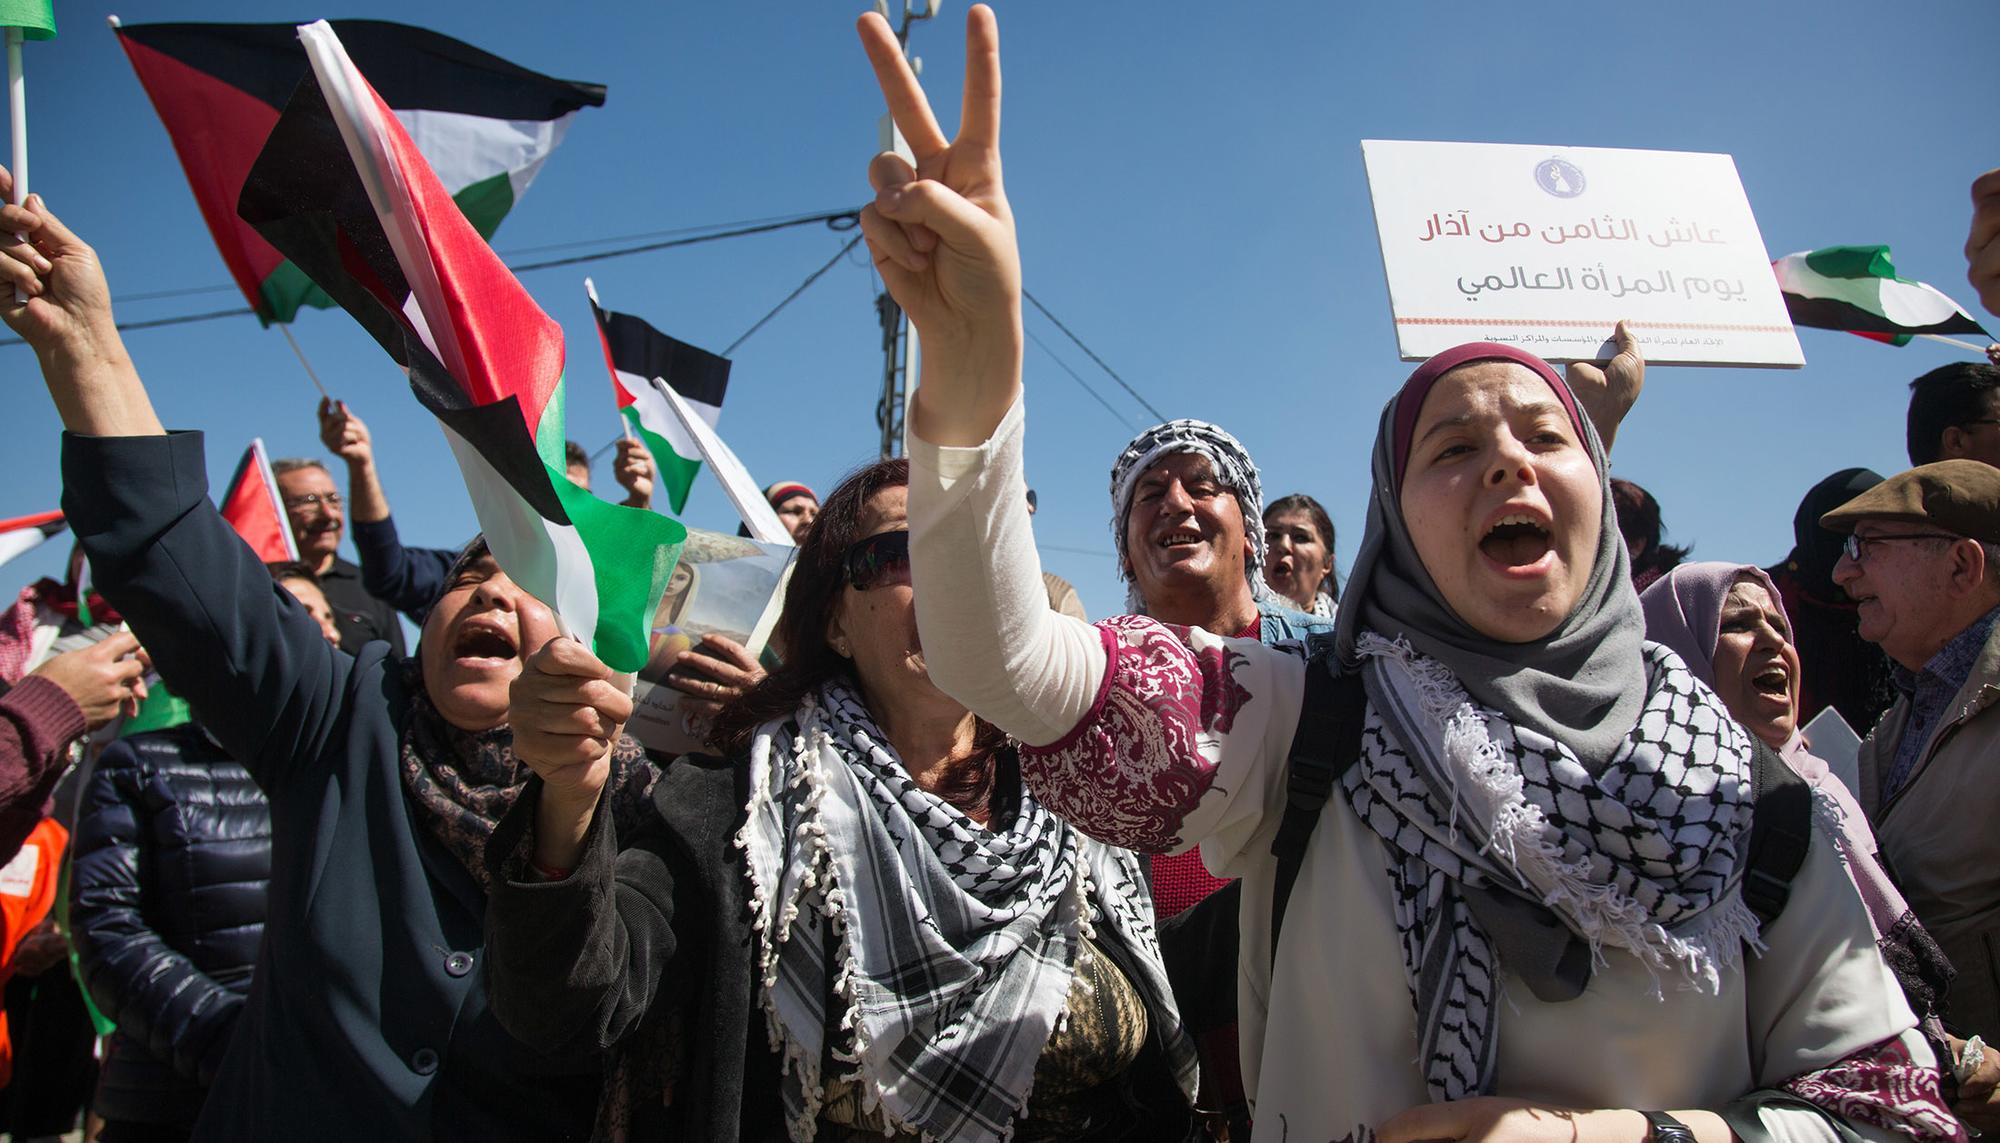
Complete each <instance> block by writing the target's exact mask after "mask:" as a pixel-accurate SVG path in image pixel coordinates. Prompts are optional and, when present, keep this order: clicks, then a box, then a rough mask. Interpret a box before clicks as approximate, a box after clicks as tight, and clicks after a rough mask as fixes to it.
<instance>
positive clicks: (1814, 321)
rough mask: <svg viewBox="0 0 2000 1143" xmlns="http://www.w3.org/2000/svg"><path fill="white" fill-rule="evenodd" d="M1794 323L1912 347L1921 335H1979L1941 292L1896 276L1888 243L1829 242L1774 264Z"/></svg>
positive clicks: (1976, 326) (1967, 317)
mask: <svg viewBox="0 0 2000 1143" xmlns="http://www.w3.org/2000/svg"><path fill="white" fill-rule="evenodd" d="M1771 269H1772V270H1774V271H1776V272H1777V275H1778V288H1779V289H1780V290H1782V291H1784V295H1785V308H1786V309H1788V310H1790V311H1791V312H1792V324H1793V325H1803V326H1810V327H1812V328H1813V329H1838V330H1845V331H1846V332H1848V333H1852V334H1857V335H1859V336H1861V337H1865V338H1868V339H1869V340H1871V341H1886V342H1888V343H1889V344H1891V345H1908V344H1909V343H1910V339H1911V338H1912V337H1915V336H1917V335H1918V334H1926V333H1927V334H1953V333H1976V334H1980V335H1982V336H1984V337H1987V338H1989V339H1990V338H1991V337H1992V335H1991V334H1989V333H1987V332H1986V331H1985V330H1984V329H1982V328H1981V327H1980V325H1979V323H1978V322H1976V321H1974V320H1972V315H1971V314H1968V313H1966V312H1965V310H1964V309H1963V308H1962V307H1960V306H1959V304H1958V303H1957V302H1954V301H1952V300H1951V299H1950V298H1948V297H1946V296H1944V294H1942V293H1940V292H1939V291H1937V290H1935V289H1932V288H1931V287H1929V286H1926V285H1924V284H1923V283H1922V282H1912V281H1908V280H1907V279H1903V278H1898V277H1897V276H1896V266H1895V264H1894V263H1893V262H1891V261H1890V259H1889V248H1888V247H1887V246H1828V247H1826V248H1825V249H1822V250H1807V251H1805V252H1803V253H1799V254H1787V255H1785V256H1784V257H1783V258H1780V259H1778V260H1777V261H1775V262H1773V263H1771Z"/></svg>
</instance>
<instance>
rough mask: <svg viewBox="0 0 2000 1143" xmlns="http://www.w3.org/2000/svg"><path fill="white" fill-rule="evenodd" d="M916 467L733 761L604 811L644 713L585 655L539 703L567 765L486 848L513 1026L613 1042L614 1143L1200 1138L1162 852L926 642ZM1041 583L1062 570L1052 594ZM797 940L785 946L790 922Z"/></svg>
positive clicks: (534, 712)
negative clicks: (1155, 911) (1012, 738)
mask: <svg viewBox="0 0 2000 1143" xmlns="http://www.w3.org/2000/svg"><path fill="white" fill-rule="evenodd" d="M908 473H909V468H908V465H907V463H906V462H904V461H901V460H891V461H882V462H879V463H877V464H873V465H870V466H868V467H866V468H863V469H861V470H860V471H859V472H857V473H855V474H854V475H853V476H851V477H849V478H848V479H847V480H845V481H843V482H842V483H841V485H840V487H839V488H837V489H835V490H834V492H833V494H832V495H831V496H829V497H828V498H827V500H826V503H825V506H824V508H823V510H822V511H821V512H820V515H819V518H818V519H817V520H816V521H815V522H814V523H813V526H812V528H811V529H809V530H808V531H807V532H806V534H805V536H804V537H803V543H802V544H801V546H800V550H799V558H798V562H797V564H796V565H795V567H794V570H793V573H792V578H791V583H790V585H789V586H788V588H787V589H786V595H785V608H784V612H783V614H782V615H781V616H780V617H779V620H778V633H779V635H780V636H781V637H782V638H783V640H784V643H785V647H786V660H785V663H784V664H783V665H782V666H781V667H780V668H779V669H778V670H776V671H774V672H772V673H771V675H770V676H769V677H768V678H766V679H765V680H764V681H763V682H762V683H761V684H759V685H758V686H756V687H755V688H753V689H752V690H751V691H750V692H749V693H748V694H746V695H745V696H744V697H743V698H742V699H740V700H738V701H737V702H736V703H734V704H733V705H731V706H729V707H726V708H725V709H724V710H723V712H722V714H721V716H720V717H719V719H718V720H717V724H716V726H715V728H714V734H713V740H714V741H717V742H719V743H721V744H722V745H723V747H724V749H726V750H727V751H728V753H729V754H730V760H729V761H723V760H720V759H715V758H706V757H701V756H693V757H687V758H682V759H679V760H677V761H675V762H674V763H673V764H671V765H670V766H668V767H667V768H666V771H665V774H664V775H663V777H662V778H661V780H660V783H659V785H658V786H657V787H656V788H655V790H654V795H653V807H652V808H653V814H652V815H649V818H648V820H644V821H642V822H641V823H639V825H638V826H637V827H636V828H634V827H633V826H632V825H631V824H628V823H626V822H623V821H619V820H617V816H616V815H615V814H607V813H605V812H604V811H603V809H601V808H600V800H601V798H602V796H603V795H602V794H601V793H600V791H602V790H603V789H605V787H604V786H603V785H602V783H603V782H604V780H605V775H606V769H605V768H604V766H603V760H604V758H605V757H606V753H605V752H606V750H607V749H608V748H609V746H610V744H611V743H613V742H615V741H617V740H618V724H619V723H621V722H622V721H623V719H624V718H625V717H628V716H629V714H630V711H631V702H630V700H629V699H627V698H626V697H625V696H624V694H623V692H622V691H621V690H619V689H618V688H616V687H615V686H613V684H612V683H611V682H610V680H609V678H608V675H609V672H608V671H607V670H606V669H605V668H604V666H603V664H601V663H599V662H597V661H596V660H595V659H593V658H592V657H591V656H590V654H589V653H588V652H587V651H585V650H584V649H583V646H582V644H580V643H577V642H575V641H573V640H557V641H555V642H553V643H551V644H550V645H549V646H548V647H547V648H545V649H544V650H542V651H541V652H539V653H538V654H536V655H535V656H533V657H532V658H531V660H530V664H529V666H528V667H527V669H525V670H524V671H523V672H522V674H521V677H520V679H519V680H518V681H517V682H516V683H515V686H514V708H513V714H512V716H511V717H512V721H513V723H514V725H515V727H516V735H517V742H518V747H519V750H520V752H521V756H522V758H523V759H524V760H525V761H526V762H527V764H528V765H530V766H532V767H534V768H535V770H536V771H537V773H538V774H539V775H540V778H539V779H538V780H537V781H535V782H533V783H531V784H530V786H529V790H528V792H527V793H525V794H524V795H523V796H522V798H521V800H520V801H519V802H518V803H517V804H516V806H515V808H514V810H513V811H512V812H511V813H510V814H509V815H508V817H507V819H506V820H504V821H503V822H502V823H501V826H500V828H499V829H498V830H497V831H496V832H495V834H494V837H493V840H492V842H491V843H490V844H489V846H488V850H487V855H488V861H489V863H490V867H491V869H492V870H493V877H492V880H493V898H492V903H491V904H490V905H489V907H488V909H487V947H488V949H489V950H490V954H491V958H492V965H491V971H490V974H489V981H490V985H491V989H492V999H493V1007H494V1011H495V1012H496V1013H497V1014H498V1016H499V1017H500V1020H501V1022H502V1023H503V1024H504V1025H505V1026H506V1027H507V1028H508V1029H509V1030H511V1031H513V1032H514V1033H515V1034H516V1035H518V1036H520V1037H521V1038H522V1040H524V1041H526V1042H527V1043H530V1044H535V1045H539V1046H542V1047H544V1048H547V1049H550V1050H556V1051H578V1050H581V1051H591V1050H597V1049H611V1050H613V1051H614V1056H613V1060H612V1064H611V1074H610V1077H609V1078H610V1083H609V1084H608V1085H607V1089H606V1098H605V1100H604V1104H603V1107H602V1109H601V1111H600V1119H599V1136H600V1138H604V1139H611V1140H626V1139H630V1140H674V1139H702V1140H711V1141H715V1143H727V1141H729V1140H735V1139H745V1140H760V1141H761V1140H773V1139H784V1138H786V1137H787V1136H788V1135H789V1137H790V1138H791V1139H794V1140H798V1139H816V1140H820V1141H823V1143H860V1141H862V1140H868V1139H875V1140H881V1139H888V1138H893V1139H897V1140H914V1139H916V1138H918V1137H920V1136H921V1137H922V1138H927V1139H951V1140H955V1141H971V1143H982V1141H983V1143H996V1141H998V1140H1000V1139H1007V1138H1011V1139H1012V1140H1014V1143H1045V1141H1053V1140H1061V1141H1063V1143H1112V1141H1121V1143H1122V1141H1132V1143H1140V1141H1144V1143H1172V1141H1173V1140H1175V1139H1179V1138H1183V1137H1184V1136H1185V1135H1186V1133H1187V1132H1188V1131H1189V1130H1190V1128H1191V1126H1192V1124H1191V1117H1190V1110H1189V1096H1190V1095H1191V1094H1192V1091H1193V1080H1194V1052H1193V1046H1192V1043H1191V1042H1190V1040H1189V1039H1188V1037H1187V1034H1186V1032H1185V1030H1184V1029H1183V1027H1182V1025H1181V1020H1180V1016H1179V1013H1178V1011H1177V1010H1176V1007H1175V1004H1174V1002H1173V998H1172V995H1171V992H1170V989H1169V986H1168V984H1167V980H1166V975H1165V970H1164V968H1163V967H1162V965H1161V961H1160V953H1159V947H1158V943H1157V939H1156V937H1155V935H1154V932H1153V916H1152V909H1151V908H1150V907H1149V905H1148V897H1147V894H1146V887H1145V882H1144V880H1143V875H1142V874H1141V872H1140V870H1139V865H1138V862H1137V860H1136V858H1135V857H1134V856H1133V855H1132V854H1131V853H1130V852H1129V851H1127V850H1121V849H1113V848H1111V847H1109V846H1105V845H1101V844H1099V843H1096V842H1093V841H1090V840H1088V839H1086V838H1084V837H1083V836H1082V835H1080V834H1078V833H1077V832H1076V831H1075V830H1073V829H1071V828H1070V827H1069V826H1068V825H1066V824H1064V823H1063V822H1061V821H1059V820H1057V819H1056V818H1055V817H1054V816H1053V815H1052V814H1050V813H1049V811H1048V810H1047V809H1045V808H1044V807H1042V806H1041V805H1040V804H1038V803H1037V802H1036V801H1035V799H1034V798H1033V797H1032V795H1030V794H1028V793H1027V792H1026V791H1025V790H1023V789H1022V787H1021V782H1020V774H1019V766H1018V761H1017V758H1016V756H1015V752H1014V749H1013V747H1012V745H1011V744H1010V743H1009V742H1008V741H1007V739H1006V736H1005V735H1002V734H1000V733H999V732H998V731H996V730H994V729H993V727H991V726H989V725H987V724H985V723H982V722H980V721H979V720H977V719H976V718H974V717H973V716H972V715H971V714H970V713H968V712H967V711H966V709H965V708H964V707H963V706H962V705H960V704H959V703H958V702H956V701H955V700H953V699H951V698H950V697H948V696H946V695H945V694H944V693H943V692H942V691H940V690H938V689H937V687H936V686H935V685H934V684H933V683H932V682H931V681H930V678H929V675H928V674H927V673H926V671H925V668H924V661H923V654H922V652H921V649H919V648H918V647H917V646H916V643H915V640H916V605H915V596H914V593H913V590H912V588H911V585H910V579H909V558H908V546H907V541H908V538H909V532H908V530H907V528H906V525H905V520H904V510H903V504H904V496H905V493H906V491H907V485H908V482H909V475H908ZM1035 586H1036V590H1037V591H1039V588H1040V584H1039V581H1037V582H1036V585H1035ZM781 934H782V935H781Z"/></svg>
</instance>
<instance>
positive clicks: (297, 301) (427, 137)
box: [0, 0, 604, 325]
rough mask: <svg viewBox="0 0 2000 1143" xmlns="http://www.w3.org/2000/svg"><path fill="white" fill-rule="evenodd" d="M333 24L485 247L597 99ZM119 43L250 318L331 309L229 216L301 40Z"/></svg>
mask: <svg viewBox="0 0 2000 1143" xmlns="http://www.w3.org/2000/svg"><path fill="white" fill-rule="evenodd" d="M5 2H7V0H0V3H5ZM333 27H334V29H335V31H337V32H338V33H339V35H340V38H341V40H342V42H343V43H345V44H346V45H347V47H348V49H349V50H350V51H351V52H352V53H353V58H354V60H355V62H356V63H357V64H358V65H359V66H360V67H361V69H362V70H363V71H364V72H365V73H366V74H368V75H370V76H373V77H374V79H375V83H376V85H377V86H376V90H377V91H378V92H379V93H380V95H381V97H382V98H383V99H384V100H386V101H387V103H388V105H389V107H390V108H391V109H392V113H393V114H394V115H395V117H396V118H397V119H399V120H400V121H401V122H402V125H403V128H404V130H405V131H406V132H407V133H408V134H409V136H410V138H411V139H413V140H415V143H416V147H417V150H418V151H420V152H421V153H422V154H423V156H424V158H425V160H426V161H427V162H429V163H430V165H431V167H432V169H433V170H434V171H435V172H436V173H437V177H438V179H439V180H440V181H441V182H442V183H443V185H444V187H445V189H446V191H448V192H449V193H450V195H451V197H452V198H453V200H454V201H456V202H457V203H458V207H459V209H460V210H461V211H463V212H464V213H465V217H466V218H467V219H469V220H470V221H471V222H472V225H473V227H474V228H475V229H477V230H478V231H479V233H480V236H481V237H484V238H491V237H492V236H493V232H494V230H495V229H496V228H498V227H499V225H500V220H501V219H502V218H505V217H506V215H507V212H508V211H509V210H510V209H512V207H513V205H514V203H515V202H516V201H517V200H519V199H520V197H521V194H522V193H523V192H524V191H526V190H527V189H528V184H529V183H530V182H532V181H533V180H534V177H535V174H536V173H537V172H538V171H540V170H541V167H542V163H543V161H544V160H546V159H547V158H548V157H549V153H550V152H551V151H553V150H555V147H556V144H557V143H559V142H561V141H562V137H563V132H564V131H566V130H568V128H569V124H570V120H571V119H572V118H574V117H575V115H576V113H577V112H578V111H579V110H581V109H583V108H585V107H600V106H602V105H603V103H604V88H603V87H602V86H600V85H598V84H593V83H572V82H570V81H568V80H562V79H550V78H549V77H548V76H545V75H539V74H537V73H535V72H532V71H529V70H527V69H526V68H523V67H518V66H516V65H514V64H511V63H508V62H507V61H506V60H503V59H501V58H500V57H498V56H495V55H489V54H487V53H486V52H482V51H480V50H479V49H478V48H475V47H472V46H470V45H468V44H462V43H460V42H459V41H457V40H454V39H451V38H449V37H447V36H441V35H439V34H438V33H436V32H431V31H426V30H425V29H423V28H412V27H409V26H407V25H403V24H390V23H385V22H382V21H379V20H336V21H334V22H333ZM118 41H119V43H121V44H122V45H124V48H125V55H126V57H127V58H128V59H130V60H131V61H132V70H133V71H135V72H137V73H138V76H139V83H140V85H141V86H143V87H144V88H145V89H146V94H147V95H148V96H150V97H151V98H152V101H153V107H154V109H155V110H157V111H158V112H159V113H160V121H161V122H162V123H163V124H165V125H166V128H167V135H168V136H169V137H170V138H171V139H172V140H173V143H174V152H175V153H176V154H178V155H179V156H180V160H181V168H182V169H183V170H185V171H186V172H187V177H188V185H189V186H190V187H191V188H192V189H193V191H194V198H195V203H196V205H198V206H200V207H201V214H202V217H203V218H204V219H206V220H207V222H208V230H209V233H210V234H213V235H214V236H215V245H216V247H217V249H219V250H220V251H221V253H222V260H223V261H224V262H225V263H227V264H228V266H229V273H230V275H231V276H232V277H234V278H235V279H236V284H237V286H238V287H239V288H240V289H242V291H243V296H244V297H245V298H247V299H248V300H249V302H250V306H251V308H252V309H254V310H256V311H257V317H258V319H259V320H260V321H262V322H264V324H266V325H269V324H271V323H272V322H289V321H291V320H292V318H293V317H294V316H295V315H296V314H297V313H298V310H299V307H300V306H319V307H326V306H331V305H333V304H334V303H333V301H332V299H330V298H328V297H327V296H326V295H325V294H324V293H322V292H321V291H320V290H318V289H317V288H315V287H314V285H313V283H312V281H311V280H310V279H309V278H307V277H306V275H305V274H304V273H303V272H301V271H300V270H299V268H298V267H297V266H295V265H293V264H292V263H290V262H288V261H286V260H285V258H284V256H283V255H281V254H279V253H278V252H277V251H276V250H273V249H272V248H271V246H270V244H269V243H267V242H265V241H264V239H263V238H261V237H259V236H258V235H257V233H256V232H255V231H254V230H252V229H251V228H250V227H249V226H246V225H245V224H244V223H243V221H242V220H241V219H239V218H238V217H237V215H236V200H237V197H238V196H239V195H240V194H241V193H242V190H243V180H244V179H245V178H246V177H247V176H248V175H249V174H250V165H251V163H253V162H254V161H255V160H256V158H257V153H258V152H259V151H261V150H262V149H263V147H264V141H265V140H266V139H267V138H269V137H270V134H271V128H272V127H273V126H274V125H275V124H276V123H277V122H278V113H279V112H280V111H281V110H283V109H284V106H285V101H286V100H288V99H290V98H291V97H292V90H293V89H294V88H296V87H297V86H298V84H299V80H300V79H302V78H304V76H305V74H306V71H307V66H306V54H305V51H304V49H302V48H301V47H300V46H299V38H298V30H297V29H296V28H294V27H293V26H292V25H290V24H133V25H130V26H119V27H118Z"/></svg>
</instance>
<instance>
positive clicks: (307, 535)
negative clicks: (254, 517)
mask: <svg viewBox="0 0 2000 1143" xmlns="http://www.w3.org/2000/svg"><path fill="white" fill-rule="evenodd" d="M271 475H272V476H274V477H276V478H277V481H278V496H279V498H280V499H282V500H283V501H284V504H285V519H286V520H287V521H288V522H290V524H291V526H292V539H293V540H294V541H295V542H296V543H297V544H298V547H299V559H300V560H301V561H302V562H303V563H304V564H305V565H306V566H307V567H309V568H311V569H312V570H313V574H314V575H317V576H318V577H319V583H320V590H322V591H324V592H325V593H326V601H327V602H328V603H330V604H332V605H333V621H334V626H336V627H338V628H339V629H340V649H341V650H343V651H346V652H349V653H350V654H352V653H354V652H357V651H359V650H361V647H362V644H364V643H367V642H368V641H369V640H371V639H380V640H382V641H383V642H385V643H387V644H389V646H391V647H392V648H394V649H395V652H396V657H397V658H399V659H400V658H402V657H403V625H402V624H400V623H398V622H397V621H396V611H395V609H394V608H392V607H390V606H389V605H388V604H386V603H384V602H382V601H381V600H379V599H376V598H375V597H374V596H372V595H369V594H368V589H367V588H365V587H363V586H362V585H361V568H360V567H359V566H357V565H355V564H352V563H349V562H348V561H346V560H344V559H341V558H340V555H339V554H338V550H339V548H340V537H341V536H342V535H343V534H344V533H345V532H346V529H347V515H346V504H345V503H344V502H343V501H342V500H341V497H340V489H338V488H337V487H335V486H334V483H333V476H332V474H330V473H328V472H327V470H326V465H324V464H322V463H320V462H319V461H317V460H311V459H308V458H304V457H288V458H286V459H284V460H275V461H272V462H271Z"/></svg>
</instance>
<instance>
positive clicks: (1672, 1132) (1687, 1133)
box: [1639, 1111, 1695, 1143]
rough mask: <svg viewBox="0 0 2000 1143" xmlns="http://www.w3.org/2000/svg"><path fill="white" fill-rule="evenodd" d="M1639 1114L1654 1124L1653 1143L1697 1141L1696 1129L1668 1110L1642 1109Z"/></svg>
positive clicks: (1693, 1142) (1690, 1142) (1689, 1142)
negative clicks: (1668, 1112) (1695, 1136)
mask: <svg viewBox="0 0 2000 1143" xmlns="http://www.w3.org/2000/svg"><path fill="white" fill-rule="evenodd" d="M1639 1114H1641V1115H1643V1116H1645V1117H1646V1122H1648V1123H1650V1124H1652V1125H1653V1135H1652V1141H1653V1143H1695V1139H1694V1131H1693V1130H1692V1129H1691V1128H1689V1127H1688V1125H1687V1124H1685V1123H1682V1122H1681V1121H1680V1120H1678V1119H1675V1118H1674V1117H1673V1116H1671V1115H1668V1114H1667V1113H1666V1112H1664V1111H1642V1112H1640V1113H1639Z"/></svg>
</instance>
